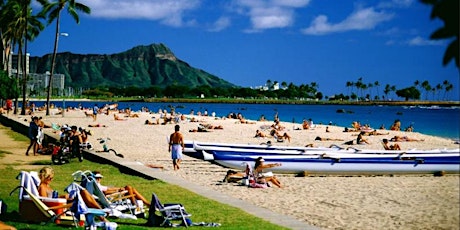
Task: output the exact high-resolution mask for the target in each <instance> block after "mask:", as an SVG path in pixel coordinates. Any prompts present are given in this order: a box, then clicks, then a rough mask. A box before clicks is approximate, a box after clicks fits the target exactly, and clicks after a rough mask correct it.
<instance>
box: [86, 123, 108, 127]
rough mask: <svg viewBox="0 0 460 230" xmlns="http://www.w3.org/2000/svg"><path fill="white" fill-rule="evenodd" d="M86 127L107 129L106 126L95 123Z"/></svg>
mask: <svg viewBox="0 0 460 230" xmlns="http://www.w3.org/2000/svg"><path fill="white" fill-rule="evenodd" d="M88 127H107V126H106V125H101V124H99V123H97V124H89V125H88Z"/></svg>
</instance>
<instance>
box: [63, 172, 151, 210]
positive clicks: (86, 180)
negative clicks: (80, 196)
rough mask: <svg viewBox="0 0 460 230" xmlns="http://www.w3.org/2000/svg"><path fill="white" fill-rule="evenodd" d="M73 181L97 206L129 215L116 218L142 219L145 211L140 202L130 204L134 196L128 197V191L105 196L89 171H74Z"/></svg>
mask: <svg viewBox="0 0 460 230" xmlns="http://www.w3.org/2000/svg"><path fill="white" fill-rule="evenodd" d="M72 176H73V178H74V181H76V182H80V186H82V187H83V188H85V189H86V190H88V192H89V193H90V194H92V195H93V196H94V197H95V198H96V200H97V201H98V202H99V204H100V205H101V206H102V207H104V208H108V209H115V210H117V211H120V212H124V213H129V214H131V215H132V216H129V215H126V214H125V215H122V216H120V215H118V213H117V212H116V214H117V217H123V218H130V219H135V217H137V216H140V217H143V216H144V215H145V210H144V207H143V203H142V201H139V200H138V201H136V204H132V202H131V198H132V197H134V196H135V195H129V194H128V191H123V192H118V193H113V194H110V195H105V194H104V193H103V192H102V191H101V190H100V188H99V186H98V185H97V183H96V180H95V178H94V175H93V173H92V172H91V171H84V172H82V171H76V172H74V173H73V174H72Z"/></svg>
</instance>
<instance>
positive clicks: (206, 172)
mask: <svg viewBox="0 0 460 230" xmlns="http://www.w3.org/2000/svg"><path fill="white" fill-rule="evenodd" d="M54 112H56V111H53V113H54ZM87 112H88V113H91V111H90V110H87ZM113 113H116V114H117V115H118V116H119V117H120V118H122V119H123V120H115V119H114V117H113V114H112V113H111V114H109V115H105V114H99V115H98V116H97V120H96V121H93V118H91V117H88V116H86V115H85V113H84V111H82V110H70V111H67V112H65V115H64V116H62V115H52V116H45V114H44V112H37V113H36V114H35V115H36V116H41V117H43V119H44V121H45V124H48V125H51V124H52V123H55V124H60V125H63V124H68V125H76V126H78V127H83V128H85V129H89V130H91V132H92V136H90V137H89V141H90V142H91V143H92V144H93V147H94V149H96V150H101V149H102V145H100V144H99V143H98V141H97V140H96V139H97V138H106V137H109V138H110V139H111V140H110V141H109V142H108V145H109V147H110V148H113V149H115V150H116V151H117V152H118V153H121V154H123V155H124V156H125V158H128V159H131V160H136V161H138V162H141V163H143V164H153V165H158V166H163V167H164V169H163V170H164V171H167V172H169V173H171V174H173V175H176V176H178V177H182V178H185V179H187V180H189V181H193V182H195V183H197V184H200V185H203V186H206V187H209V188H212V189H213V190H216V191H219V192H222V193H224V194H227V195H229V196H232V197H234V198H235V199H241V200H244V201H247V202H249V203H253V204H255V205H257V206H260V207H264V208H267V209H270V210H273V211H275V212H278V213H283V214H286V215H290V216H293V217H295V218H296V219H299V220H301V221H304V222H306V223H308V224H310V225H314V226H317V227H320V228H323V229H459V226H460V221H459V216H460V202H459V198H460V191H459V187H460V180H459V175H447V176H442V177H435V176H433V175H406V176H404V175H398V176H307V177H294V175H277V176H278V177H279V178H280V181H281V183H282V184H283V186H284V188H281V189H280V188H277V187H274V186H272V187H270V188H267V189H252V188H247V187H243V186H238V185H237V184H231V183H221V182H220V181H222V179H223V178H224V176H225V173H226V171H227V170H228V169H226V168H223V167H221V166H218V165H214V164H212V163H210V162H206V161H202V160H198V159H195V158H191V157H188V156H184V160H183V163H182V165H181V169H180V170H179V171H173V170H172V162H171V157H170V153H169V152H168V145H167V137H168V136H169V135H170V134H171V133H172V132H173V131H174V124H166V125H146V124H145V123H144V122H145V121H146V120H149V121H155V120H156V119H157V118H159V117H160V115H159V114H157V113H147V112H135V114H137V115H138V117H125V114H122V113H120V114H119V113H117V112H113ZM243 115H244V114H243ZM9 116H10V117H11V118H12V119H16V120H17V121H20V122H23V123H25V124H28V122H26V121H25V119H27V120H28V121H30V116H15V115H12V114H10V115H9ZM186 117H187V118H188V119H186V120H185V121H181V122H180V123H179V125H180V126H181V131H182V133H183V134H184V136H185V139H186V140H196V141H209V142H221V143H240V144H246V143H253V144H260V143H262V142H267V141H269V140H270V141H272V142H273V141H274V139H273V138H255V137H254V135H255V132H256V130H258V129H261V127H262V126H267V125H268V126H270V125H272V124H273V122H272V121H263V122H255V121H254V122H253V123H251V124H241V123H240V122H239V121H238V120H236V119H224V118H214V117H206V116H193V117H194V119H196V120H198V121H199V122H191V121H190V118H191V117H192V116H190V115H187V116H186ZM351 122H352V121H350V124H351ZM200 123H206V124H212V125H215V126H217V125H221V126H222V127H223V129H213V130H210V132H189V130H192V129H197V127H198V124H200ZM94 124H100V125H105V126H106V127H88V125H94ZM281 124H282V125H283V126H285V127H286V130H285V132H287V133H289V134H290V135H291V137H292V138H291V141H290V142H287V141H285V142H283V143H279V145H289V146H305V145H306V144H313V145H314V146H330V145H331V144H337V145H341V146H343V147H347V146H346V145H343V143H344V142H345V141H349V140H353V139H356V136H353V135H356V134H357V133H356V132H343V130H344V127H337V126H329V131H330V132H326V125H316V127H315V128H314V129H309V130H296V128H301V124H293V123H284V122H282V123H281ZM45 131H46V132H47V133H52V132H53V130H52V129H51V128H48V129H45ZM378 132H379V133H383V134H384V135H377V136H366V138H367V139H368V140H369V141H370V144H369V145H368V146H365V147H366V148H371V149H383V147H382V144H381V140H382V139H383V138H388V139H390V138H391V137H393V136H395V135H399V136H408V137H410V138H414V139H420V140H423V141H416V142H398V144H399V145H400V146H401V148H402V149H403V150H405V149H439V148H458V147H459V145H458V144H454V142H453V141H452V140H449V139H445V138H440V137H434V136H428V135H423V134H420V133H416V132H399V131H398V132H397V131H389V130H378ZM267 133H268V131H267ZM317 136H320V137H322V138H334V139H341V140H343V141H315V138H316V137H317ZM277 144H278V143H277ZM26 147H27V146H25V148H26ZM360 147H362V146H360ZM101 154H105V153H101ZM152 170H158V169H152Z"/></svg>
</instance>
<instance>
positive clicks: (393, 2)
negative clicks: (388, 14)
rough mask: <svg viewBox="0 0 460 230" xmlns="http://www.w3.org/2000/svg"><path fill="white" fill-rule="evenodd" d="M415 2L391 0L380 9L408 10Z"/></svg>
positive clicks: (383, 3)
mask: <svg viewBox="0 0 460 230" xmlns="http://www.w3.org/2000/svg"><path fill="white" fill-rule="evenodd" d="M413 2H414V0H391V1H384V2H381V3H380V4H379V5H378V6H377V7H378V8H407V7H410V6H411V5H412V3H413Z"/></svg>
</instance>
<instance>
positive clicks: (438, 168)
mask: <svg viewBox="0 0 460 230" xmlns="http://www.w3.org/2000/svg"><path fill="white" fill-rule="evenodd" d="M257 157H258V156H241V155H214V161H215V162H216V163H218V164H220V165H222V166H225V167H229V168H234V169H240V170H243V169H244V164H245V163H246V162H247V163H249V164H250V165H252V166H254V161H255V159H256V158H257ZM264 159H265V162H266V163H268V164H270V163H281V166H279V167H274V168H270V171H272V172H275V173H294V174H297V173H307V174H340V175H344V174H356V175H363V174H374V175H375V174H377V175H380V174H432V173H437V172H444V173H449V174H459V173H460V158H459V156H458V155H453V156H440V157H425V158H423V157H404V156H403V157H400V158H393V157H387V158H340V157H322V156H314V155H310V156H298V157H286V156H284V157H276V156H270V157H264Z"/></svg>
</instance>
